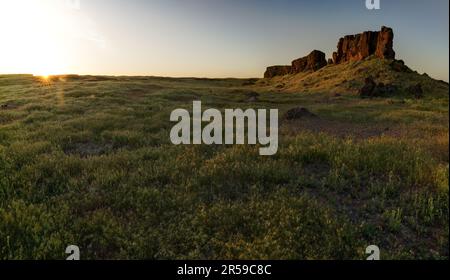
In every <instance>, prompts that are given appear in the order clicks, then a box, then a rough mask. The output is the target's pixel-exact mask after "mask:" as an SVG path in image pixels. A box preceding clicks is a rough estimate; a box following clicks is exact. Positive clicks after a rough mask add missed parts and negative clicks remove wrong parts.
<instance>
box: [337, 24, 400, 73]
mask: <svg viewBox="0 0 450 280" xmlns="http://www.w3.org/2000/svg"><path fill="white" fill-rule="evenodd" d="M393 42H394V32H393V31H392V29H391V28H389V27H385V26H383V27H382V28H381V31H377V32H375V31H367V32H364V33H361V34H357V35H348V36H345V37H344V38H341V39H340V40H339V43H338V46H337V48H338V50H337V52H334V53H333V62H334V63H335V64H339V63H344V62H347V61H359V60H362V59H364V58H366V57H369V56H371V55H375V56H376V57H378V58H385V59H395V52H394V49H393Z"/></svg>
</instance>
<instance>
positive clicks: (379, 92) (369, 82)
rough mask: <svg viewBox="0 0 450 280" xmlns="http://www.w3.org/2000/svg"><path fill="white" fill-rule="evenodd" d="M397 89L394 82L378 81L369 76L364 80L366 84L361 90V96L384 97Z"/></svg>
mask: <svg viewBox="0 0 450 280" xmlns="http://www.w3.org/2000/svg"><path fill="white" fill-rule="evenodd" d="M396 91H397V86H395V85H393V84H384V83H378V84H377V83H376V82H375V80H374V79H373V78H372V77H371V76H369V77H367V78H366V79H365V80H364V86H363V87H362V88H361V89H360V90H359V96H360V97H362V98H365V97H383V96H391V95H393V94H394V93H395V92H396Z"/></svg>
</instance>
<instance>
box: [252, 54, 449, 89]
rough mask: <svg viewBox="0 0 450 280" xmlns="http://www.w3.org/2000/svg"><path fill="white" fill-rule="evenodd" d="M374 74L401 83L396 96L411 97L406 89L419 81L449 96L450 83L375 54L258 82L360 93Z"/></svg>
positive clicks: (382, 80) (276, 86)
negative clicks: (374, 55) (377, 56)
mask: <svg viewBox="0 0 450 280" xmlns="http://www.w3.org/2000/svg"><path fill="white" fill-rule="evenodd" d="M394 64H395V65H394ZM370 76H371V77H373V78H374V80H375V81H376V82H377V83H384V84H392V85H395V86H397V87H398V91H397V92H396V94H395V95H396V96H400V95H402V96H404V97H408V92H407V90H406V89H408V87H410V86H413V85H416V84H417V83H421V84H422V86H423V90H424V92H425V94H426V95H428V96H432V97H446V96H448V83H445V82H442V81H436V80H434V79H432V78H431V77H429V76H428V75H427V74H426V73H424V74H423V75H420V74H418V73H417V72H415V71H413V70H411V69H409V68H408V67H407V66H402V65H401V64H399V63H395V62H393V61H392V60H386V59H378V58H375V57H373V56H372V57H368V58H366V59H365V60H362V61H355V62H346V63H343V64H338V65H328V66H326V67H324V68H322V69H320V70H319V71H316V72H305V73H300V74H296V75H287V76H281V77H275V78H273V79H268V80H261V81H260V82H258V83H257V84H258V85H259V86H261V87H262V88H265V89H268V90H276V91H283V92H303V93H329V94H331V95H334V94H357V93H358V90H359V89H360V88H361V87H362V86H363V85H364V79H365V78H366V77H370Z"/></svg>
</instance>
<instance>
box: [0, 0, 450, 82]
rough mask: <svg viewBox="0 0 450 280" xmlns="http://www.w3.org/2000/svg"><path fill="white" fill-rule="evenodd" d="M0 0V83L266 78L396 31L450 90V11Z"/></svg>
mask: <svg viewBox="0 0 450 280" xmlns="http://www.w3.org/2000/svg"><path fill="white" fill-rule="evenodd" d="M380 3H381V9H380V10H368V9H366V5H365V0H322V1H320V0H314V1H313V0H311V1H302V0H297V1H294V0H272V1H269V0H0V36H1V41H0V73H1V74H11V73H29V74H35V75H49V74H69V73H70V74H72V73H73V74H93V75H152V76H171V77H210V78H213V77H216V78H223V77H238V78H248V77H262V75H263V73H264V70H265V68H266V67H267V66H269V65H279V64H290V62H291V61H292V60H293V59H295V58H299V57H302V56H305V55H307V54H308V53H309V52H311V51H312V50H314V49H318V50H321V51H323V52H325V53H326V54H327V57H331V55H332V52H333V51H335V50H336V46H337V42H338V39H339V38H340V37H342V36H344V35H347V34H356V33H361V32H363V31H366V30H373V31H376V30H380V28H381V26H382V25H386V26H389V27H392V28H393V29H394V34H395V38H394V49H395V51H396V53H397V58H398V59H403V60H404V61H405V62H406V64H407V65H408V66H409V67H410V68H412V69H414V70H417V71H418V72H419V73H424V72H426V73H428V74H429V75H430V76H432V77H434V78H437V79H442V80H446V81H448V80H449V78H448V76H449V1H448V0H380Z"/></svg>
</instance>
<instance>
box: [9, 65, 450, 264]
mask: <svg viewBox="0 0 450 280" xmlns="http://www.w3.org/2000/svg"><path fill="white" fill-rule="evenodd" d="M387 63H388V62H386V61H380V60H367V61H363V62H361V63H358V64H357V65H355V64H346V65H338V66H327V67H326V68H323V69H321V70H320V71H318V72H316V73H308V74H305V75H297V76H287V77H279V78H274V79H272V80H260V81H257V80H236V79H227V80H207V79H168V78H156V77H95V76H82V77H79V76H65V77H53V78H51V79H50V80H47V81H45V80H42V79H40V78H36V77H32V76H26V75H12V76H11V75H10V76H0V105H1V109H0V259H35V258H38V259H52V258H57V259H64V258H65V256H66V255H65V254H64V251H65V248H66V247H67V246H68V245H71V244H76V245H78V246H80V248H81V257H82V258H83V259H99V258H107V259H183V258H194V259H236V258H239V259H269V258H271V259H364V258H365V248H366V247H367V246H368V245H371V244H376V245H378V246H379V247H380V249H381V256H382V258H383V259H416V258H420V259H448V254H449V252H448V246H449V244H448V232H449V228H448V221H449V215H448V209H449V208H448V201H449V197H448V173H449V152H448V148H449V146H448V136H449V126H448V125H449V117H448V105H449V103H448V102H449V100H448V85H446V84H444V83H441V82H437V81H433V80H431V79H430V78H428V77H425V76H420V75H417V74H414V73H397V72H395V71H390V70H387V68H386V67H388V64H387ZM369 66H370V67H369ZM366 67H367V68H366ZM365 68H366V70H363V69H365ZM372 72H373V73H372ZM367 74H371V75H373V76H374V77H375V78H376V79H378V80H380V81H383V82H389V81H391V82H393V83H398V84H400V86H401V87H402V88H404V87H406V86H407V84H408V83H413V82H416V83H417V79H419V80H420V81H421V82H422V83H423V85H424V90H425V97H424V98H423V99H420V100H417V99H414V98H413V97H412V96H409V95H408V94H407V93H402V92H401V91H400V92H399V94H397V95H395V96H392V97H388V98H375V99H360V98H359V97H358V96H357V95H356V91H357V89H358V88H360V87H361V85H362V83H363V80H364V77H365V76H366V75H367ZM377 74H379V76H378V77H377ZM411 75H414V76H411ZM408 77H414V79H410V78H408ZM344 80H346V81H344ZM254 93H258V94H259V96H258V97H257V98H256V100H255V99H254V98H253V99H252V98H249V96H252V95H254ZM313 93H314V94H313ZM336 93H340V95H336ZM193 100H201V101H202V103H203V104H202V105H203V106H204V107H205V108H207V107H214V108H220V109H225V108H243V109H244V108H278V109H279V110H280V116H282V115H283V114H284V113H285V112H286V111H287V110H289V109H291V108H293V107H297V106H302V107H305V108H308V110H310V111H311V112H313V113H314V114H316V115H317V116H318V117H317V118H304V119H300V120H295V121H285V120H283V121H282V123H281V131H280V147H279V150H278V154H277V155H276V156H273V157H261V156H259V153H258V147H255V146H205V145H198V146H174V145H172V144H171V143H170V140H169V132H170V129H171V127H172V126H173V123H170V122H169V116H170V113H171V111H172V110H174V109H175V108H189V109H190V108H191V107H192V101H193Z"/></svg>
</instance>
